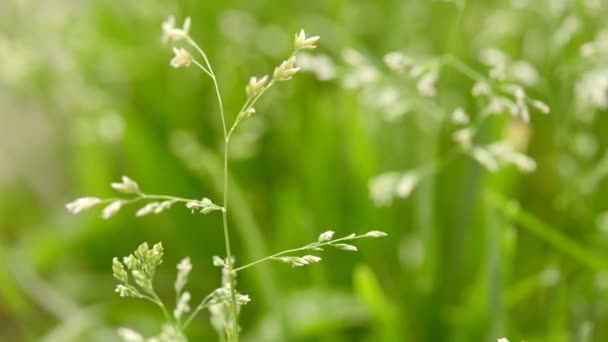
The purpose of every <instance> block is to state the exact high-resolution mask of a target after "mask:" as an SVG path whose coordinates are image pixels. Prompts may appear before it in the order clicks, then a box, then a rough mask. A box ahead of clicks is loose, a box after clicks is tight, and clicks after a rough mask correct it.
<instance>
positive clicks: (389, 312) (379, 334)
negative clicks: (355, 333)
mask: <svg viewBox="0 0 608 342" xmlns="http://www.w3.org/2000/svg"><path fill="white" fill-rule="evenodd" d="M353 283H354V284H353V285H354V288H355V293H356V294H357V298H359V299H360V300H361V301H362V302H363V304H364V305H365V306H366V307H367V309H368V310H369V312H370V314H371V315H372V318H373V319H374V320H375V321H377V324H375V325H374V327H375V329H374V334H375V335H376V336H374V337H373V338H372V339H370V340H371V341H406V340H405V336H401V332H400V331H401V329H400V327H402V326H403V325H404V322H403V321H402V320H400V319H399V313H398V312H399V311H398V309H397V308H396V307H395V306H394V305H393V304H391V302H389V300H388V299H387V297H386V295H385V294H384V292H383V291H382V288H381V287H380V283H379V282H378V279H377V278H376V276H375V275H374V273H373V272H372V270H371V269H370V268H369V267H368V266H365V265H359V266H357V267H356V268H355V271H354V274H353Z"/></svg>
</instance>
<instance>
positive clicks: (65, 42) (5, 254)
mask: <svg viewBox="0 0 608 342" xmlns="http://www.w3.org/2000/svg"><path fill="white" fill-rule="evenodd" d="M461 2H467V1H466V0H462V1H461ZM457 3H458V2H456V4H455V3H452V2H444V1H441V2H439V1H430V0H424V1H423V0H418V1H391V0H383V1H380V0H363V1H340V0H333V1H320V0H317V1H314V0H312V1H276V0H275V1H271V0H238V1H193V0H191V1H187V0H184V1H178V2H171V1H147V0H133V1H128V0H127V1H113V0H90V1H69V0H53V1H36V0H2V1H0V341H2V342H4V341H47V342H50V341H118V337H117V336H116V335H115V330H116V328H117V327H121V326H128V327H132V328H136V329H137V330H139V331H140V332H142V333H145V334H146V335H147V336H150V335H154V334H157V333H158V331H159V329H160V324H161V322H162V314H161V313H160V311H159V310H158V309H157V308H156V307H154V306H153V305H152V304H150V303H148V302H144V301H141V300H134V299H123V298H119V297H118V296H117V295H116V294H115V293H114V292H113V290H114V284H115V280H114V279H113V278H112V273H111V260H112V257H114V256H124V255H127V254H128V253H130V252H131V251H132V250H133V249H135V248H136V247H137V246H138V245H139V244H140V243H141V242H143V241H148V242H149V243H155V242H157V241H162V242H163V244H164V246H165V255H166V257H165V262H164V264H163V265H162V266H161V269H160V273H159V274H158V276H157V279H156V286H157V288H158V289H159V294H160V295H161V297H163V298H164V299H166V300H167V301H168V302H169V303H171V304H172V303H173V292H172V284H173V283H172V282H173V277H174V276H175V272H176V269H175V265H176V264H177V262H178V261H179V260H180V259H181V258H183V257H185V256H190V257H191V258H192V263H193V265H194V268H193V271H192V274H191V281H190V285H189V289H190V291H191V292H192V294H193V297H194V298H193V300H194V301H196V300H197V299H200V298H202V297H203V296H204V295H206V294H207V293H208V292H209V291H211V290H213V289H214V288H216V287H217V286H218V285H219V282H220V275H219V272H218V269H217V268H216V267H213V266H212V264H211V257H212V256H213V255H224V253H225V251H224V245H223V235H222V234H223V233H222V228H221V220H220V217H219V215H213V214H212V215H205V216H203V215H199V214H194V215H193V214H191V213H190V212H189V211H188V210H187V209H185V208H182V207H179V206H176V207H175V208H173V209H172V210H170V211H168V212H165V213H163V214H160V215H153V216H148V217H144V218H139V219H136V218H135V217H134V215H133V213H134V211H135V210H136V209H137V208H126V209H124V210H122V211H121V212H120V213H119V214H117V215H116V216H115V217H113V218H111V219H109V220H102V219H101V218H100V217H99V210H93V211H91V212H87V213H85V214H82V215H79V216H72V215H70V214H69V213H67V212H66V210H65V208H64V205H65V203H67V202H69V201H71V200H73V199H74V198H77V197H81V196H85V195H95V196H100V197H110V196H113V195H114V194H113V192H112V190H111V189H110V188H109V184H110V183H111V182H113V181H118V180H119V179H120V176H122V175H128V176H130V177H131V178H133V179H135V180H137V181H138V183H139V184H140V186H141V187H142V188H143V189H145V190H146V191H148V192H151V193H157V194H172V195H176V196H183V197H192V198H202V197H209V198H212V199H214V198H218V199H219V198H220V196H221V161H220V158H221V153H222V151H221V148H222V143H221V126H220V121H219V115H218V110H217V109H218V108H217V104H216V101H215V97H214V93H213V88H212V83H211V82H210V81H209V79H208V78H207V77H205V75H204V74H203V73H202V72H200V70H198V69H195V68H190V69H177V70H176V69H173V68H171V67H170V66H169V60H170V59H171V58H172V52H171V48H170V47H168V46H163V45H162V44H161V43H160V34H161V31H160V25H161V22H162V21H163V20H164V19H165V18H166V17H167V16H168V15H171V14H173V15H175V16H176V18H177V21H178V23H181V21H182V20H183V18H184V17H185V16H190V17H191V18H192V23H193V25H192V31H191V34H192V36H193V37H194V38H195V39H196V40H197V41H198V43H199V44H200V45H201V46H203V48H204V49H205V50H206V52H207V54H208V55H209V58H210V60H211V63H212V64H213V65H214V68H215V70H216V73H217V75H218V79H219V84H220V87H221V88H222V93H223V96H224V100H225V104H226V107H227V111H228V116H229V118H230V121H232V119H233V118H234V114H235V113H236V112H237V111H238V110H239V108H240V106H241V104H242V103H243V101H244V100H245V92H244V86H245V84H246V82H247V81H248V79H249V77H250V76H254V75H255V76H261V75H263V74H269V73H271V72H272V70H273V68H274V67H275V66H276V65H277V64H278V63H280V61H281V60H282V59H283V58H285V57H286V56H287V55H288V54H289V53H290V51H291V48H292V40H293V33H294V32H296V31H297V30H299V29H300V28H305V30H306V32H307V33H308V34H310V35H320V36H321V40H320V42H319V45H320V47H319V48H318V49H316V50H315V51H313V53H322V54H326V55H328V56H330V57H331V58H332V59H333V60H334V62H335V63H336V64H337V65H338V66H340V65H343V64H345V62H344V60H343V59H342V55H343V52H344V51H345V50H346V49H347V48H352V49H355V50H357V51H359V52H360V53H362V54H363V55H365V56H368V58H369V60H370V61H372V63H373V64H375V65H377V66H378V67H379V68H381V67H382V65H381V64H382V57H383V55H385V54H386V53H388V52H390V51H394V50H403V49H407V50H410V49H411V50H414V51H418V52H422V53H424V54H427V55H438V56H439V55H445V54H450V55H453V56H457V57H459V58H460V59H461V60H463V61H464V62H466V63H467V64H468V65H469V66H471V67H472V68H473V69H475V70H478V71H479V72H481V73H485V72H486V70H487V68H486V67H485V66H482V65H481V64H480V63H479V62H478V58H477V57H478V53H479V51H480V49H481V48H483V47H489V46H495V47H499V48H501V49H502V50H503V51H505V52H506V53H507V54H509V55H510V56H512V57H513V58H516V59H525V60H527V61H529V62H531V63H532V64H533V65H534V66H535V67H536V68H537V70H538V71H539V74H540V76H541V82H540V83H539V85H538V86H536V87H534V88H532V89H530V93H531V94H533V95H534V96H535V97H537V98H539V99H542V100H543V101H545V102H547V104H549V105H550V106H551V108H552V113H551V114H550V115H548V116H545V115H542V114H540V113H538V112H533V113H532V114H531V117H532V119H531V122H530V125H529V126H528V127H525V126H521V125H516V123H514V121H511V120H508V118H507V117H502V118H496V119H495V120H493V121H492V122H491V124H489V125H485V126H484V129H485V130H486V131H485V132H484V133H483V134H482V135H483V137H484V139H486V140H488V141H492V140H495V139H501V138H502V137H503V136H504V132H505V130H506V129H507V128H509V127H513V126H514V125H515V126H514V127H515V130H516V132H520V134H523V135H524V136H528V135H529V136H530V144H529V146H528V148H527V153H528V154H529V155H530V156H531V157H533V158H534V159H535V160H536V162H537V164H538V167H537V170H536V172H534V173H532V174H528V175H522V174H520V173H519V172H517V171H516V170H515V169H514V168H507V169H505V170H502V171H500V172H498V173H494V174H492V173H489V172H487V171H486V170H484V169H482V168H481V167H479V166H478V165H477V164H475V163H474V162H472V161H471V160H470V158H466V157H463V156H461V157H458V158H457V159H455V160H454V161H453V162H452V163H450V164H448V165H447V166H446V167H445V168H443V169H442V170H441V171H440V172H439V173H437V174H434V175H432V176H430V177H428V178H425V179H424V181H423V182H422V183H421V184H420V185H419V186H418V187H417V188H416V189H415V190H414V191H413V193H412V195H411V196H410V197H409V198H407V199H396V200H395V201H394V202H393V204H392V205H391V206H388V207H376V206H375V205H374V202H373V201H372V200H370V198H369V195H368V182H369V180H370V179H371V178H372V177H373V176H376V175H378V174H380V173H383V172H386V171H391V170H407V169H410V168H413V167H416V166H420V165H424V164H427V163H430V162H433V161H434V160H438V159H442V158H443V157H444V156H445V155H446V152H447V151H449V150H450V149H451V148H452V147H453V145H454V143H453V142H451V140H450V135H451V131H450V129H451V128H450V125H449V123H447V122H446V121H447V118H445V117H440V119H439V120H437V116H436V115H435V116H433V115H432V113H430V112H425V111H423V110H420V109H416V110H414V111H412V112H410V113H408V114H406V115H404V116H402V117H400V118H398V119H397V120H393V121H386V120H384V119H383V117H382V115H381V114H380V113H377V112H374V111H371V110H370V108H369V106H365V105H364V104H363V102H365V101H362V100H361V97H362V96H361V94H360V93H359V92H358V91H357V90H353V89H346V88H344V87H342V85H341V82H340V81H339V80H334V81H330V82H321V81H318V80H316V78H315V77H314V76H313V75H312V74H311V73H302V74H301V75H296V77H295V78H294V80H292V81H289V82H286V83H281V84H279V86H277V87H276V88H273V89H272V90H271V91H270V92H269V94H268V95H267V96H265V97H264V98H262V99H261V100H260V102H259V104H258V105H256V109H257V113H256V114H255V115H254V118H252V119H251V120H248V121H246V122H244V123H243V124H242V126H241V127H240V129H239V134H238V135H237V136H235V139H234V146H232V147H234V150H233V151H231V155H232V157H233V158H232V160H231V170H230V178H231V186H232V190H231V193H230V198H231V210H232V213H231V216H230V227H231V232H232V236H233V252H234V254H236V256H237V262H239V263H246V262H250V261H253V260H255V259H257V258H259V257H262V256H265V255H268V254H271V253H273V252H277V251H281V250H284V249H289V248H293V247H298V246H301V245H303V244H306V243H308V242H310V241H314V240H316V238H317V236H318V235H319V234H320V233H321V232H323V231H326V230H328V229H332V230H335V231H336V234H337V235H340V236H341V235H346V234H349V233H351V232H358V233H363V232H366V231H369V230H371V229H378V230H382V231H386V232H387V233H388V234H389V236H388V237H387V238H383V239H377V240H369V241H368V240H364V241H362V242H361V243H359V244H358V246H359V252H358V253H345V252H337V251H333V250H328V251H326V252H324V253H323V254H322V255H321V256H322V257H323V259H324V260H323V261H322V262H321V263H319V264H315V265H311V266H308V267H304V268H298V269H292V268H291V267H289V266H287V265H285V264H279V263H267V264H264V265H262V266H261V267H259V268H257V267H256V268H252V269H249V270H246V271H244V272H242V273H240V275H239V283H238V287H239V289H240V291H241V292H244V293H247V294H249V295H250V296H251V297H252V299H253V301H252V302H251V303H250V304H249V305H248V306H246V307H244V308H243V310H242V314H241V325H242V329H243V333H242V335H243V339H242V340H243V341H327V342H329V341H369V342H372V341H373V342H376V341H400V342H401V341H454V342H460V341H462V342H465V341H496V340H497V339H498V338H499V337H508V338H509V339H510V341H511V342H513V341H521V340H525V341H527V342H535V341H552V342H555V341H582V342H585V341H606V340H608V328H607V327H608V292H607V291H608V259H607V258H608V253H607V252H606V251H607V250H608V248H607V247H608V216H607V215H606V214H604V215H603V216H602V213H605V212H607V211H608V200H607V199H606V197H605V194H606V193H608V192H607V191H608V186H607V183H606V182H605V181H603V180H604V176H605V175H606V174H607V173H608V159H606V158H607V157H605V155H606V153H607V151H608V149H607V146H608V119H607V117H608V116H607V114H608V113H606V112H605V111H601V110H600V111H583V112H582V114H581V111H580V110H578V109H577V104H576V99H575V97H574V94H575V88H576V82H577V80H578V78H579V76H580V75H581V74H582V73H583V72H585V71H586V70H589V69H590V68H595V67H597V68H608V60H604V61H603V62H602V61H600V62H599V64H598V65H595V66H590V65H588V63H587V62H583V61H581V60H580V56H579V48H580V46H581V45H582V44H583V43H585V42H587V41H590V40H592V39H593V38H594V36H595V35H596V33H597V32H598V31H600V30H601V29H602V28H603V29H606V27H607V26H606V25H607V22H608V21H607V20H606V19H608V10H607V7H608V6H606V5H605V4H603V3H602V1H599V0H598V1H592V0H586V1H583V0H581V1H575V0H572V1H567V0H563V1H557V0H555V1H554V0H544V1H532V0H531V1H525V0H520V1H506V0H505V1H485V0H484V1H482V0H477V1H468V2H467V3H463V4H462V5H458V4H457ZM526 4H527V5H526ZM560 4H561V5H560ZM594 4H595V6H597V7H592V6H594ZM524 5H526V6H528V7H525V6H524ZM518 6H520V7H522V8H517V7H518ZM559 6H564V7H561V8H560V7H559ZM569 18H574V19H576V20H574V19H569ZM567 20H574V21H576V23H574V24H571V25H574V26H576V27H575V29H574V30H572V31H573V33H572V34H571V37H568V41H567V42H566V44H565V45H563V46H559V44H557V43H556V39H557V38H556V32H558V31H559V30H560V29H562V30H565V29H564V26H566V25H565V24H564V23H565V22H566V21H567ZM602 63H603V64H602ZM606 82H608V80H606ZM471 85H472V81H471V80H469V79H467V78H465V77H463V76H462V75H461V74H459V73H457V72H455V71H454V70H453V69H449V68H445V69H442V71H441V75H440V79H439V83H438V96H437V97H435V98H432V99H430V100H428V101H430V103H433V104H434V105H435V106H437V107H438V108H443V109H442V111H443V112H448V113H449V112H450V111H451V110H452V109H453V108H455V107H456V106H458V105H463V106H467V107H468V108H470V109H471V110H473V109H474V108H475V99H474V98H473V97H472V96H471V95H470V88H471ZM410 94H411V91H410V92H404V93H403V94H402V96H410ZM599 95H600V96H601V95H602V94H601V89H600V94H599ZM368 102H369V99H368ZM583 114H584V115H583ZM522 131H523V133H521V132H522ZM524 140H525V139H524ZM513 200H514V201H513ZM218 202H219V201H218ZM208 318H209V317H208V314H207V313H203V314H202V315H200V316H199V317H198V318H197V319H196V321H195V323H194V324H193V325H192V326H191V327H190V329H189V330H188V333H189V334H190V337H191V341H215V340H217V338H216V335H215V333H214V331H213V329H212V327H211V325H210V324H209V320H208Z"/></svg>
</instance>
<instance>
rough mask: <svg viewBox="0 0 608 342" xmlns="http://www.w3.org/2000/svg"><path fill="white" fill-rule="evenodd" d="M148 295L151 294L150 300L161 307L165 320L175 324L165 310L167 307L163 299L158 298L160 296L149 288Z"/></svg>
mask: <svg viewBox="0 0 608 342" xmlns="http://www.w3.org/2000/svg"><path fill="white" fill-rule="evenodd" d="M150 295H151V296H152V299H153V300H152V301H153V302H154V303H156V305H158V306H159V307H160V308H161V310H162V311H163V315H165V319H166V320H167V323H169V324H171V325H173V326H175V324H174V322H173V319H172V318H171V315H170V314H169V311H167V307H166V306H165V304H164V303H163V301H162V300H161V299H160V297H158V295H157V294H156V292H154V289H150Z"/></svg>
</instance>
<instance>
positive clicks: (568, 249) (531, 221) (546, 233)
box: [485, 191, 608, 271]
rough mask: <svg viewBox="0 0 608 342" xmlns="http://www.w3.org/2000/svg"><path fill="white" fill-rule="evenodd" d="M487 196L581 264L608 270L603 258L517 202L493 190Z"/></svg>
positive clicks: (507, 213) (491, 202)
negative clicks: (522, 207)
mask: <svg viewBox="0 0 608 342" xmlns="http://www.w3.org/2000/svg"><path fill="white" fill-rule="evenodd" d="M485 198H486V199H487V201H488V202H489V203H490V204H491V205H493V206H494V207H495V208H496V209H497V210H498V211H500V212H501V213H502V214H503V215H505V216H506V217H508V218H509V219H511V220H513V221H514V222H516V223H518V224H519V225H520V226H521V227H522V228H524V229H526V230H527V231H528V232H530V233H532V234H534V235H536V237H538V238H540V239H541V240H543V241H545V242H546V243H548V244H550V245H551V246H553V247H554V248H555V249H557V250H559V251H560V252H562V253H563V254H565V255H567V256H569V257H571V258H572V259H574V260H575V261H577V262H579V263H580V264H581V265H583V266H585V267H587V268H589V269H591V270H593V271H606V270H608V264H607V263H606V262H605V261H604V259H603V258H601V257H599V256H597V255H594V254H593V253H591V252H589V251H588V250H586V249H585V248H583V247H582V246H581V245H579V244H578V243H577V242H576V241H574V240H572V239H571V238H569V237H568V236H566V235H564V234H562V233H560V232H559V231H558V230H557V229H555V228H554V227H551V226H549V225H547V224H546V223H544V222H542V221H541V220H539V219H538V218H537V217H536V216H534V215H532V214H530V213H528V212H526V211H525V210H523V209H521V208H520V207H519V205H518V204H517V203H516V202H514V201H512V200H509V199H507V198H505V197H503V196H502V195H500V194H498V193H496V192H493V191H487V192H486V194H485Z"/></svg>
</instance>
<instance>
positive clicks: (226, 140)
mask: <svg viewBox="0 0 608 342" xmlns="http://www.w3.org/2000/svg"><path fill="white" fill-rule="evenodd" d="M187 41H188V43H190V45H192V46H193V47H194V48H195V49H196V50H197V51H198V52H199V53H200V54H201V56H202V57H203V60H204V61H205V64H206V66H207V68H206V69H205V68H204V67H203V66H202V65H199V64H198V63H196V64H197V65H199V67H200V68H201V69H203V70H206V71H207V74H208V75H209V77H211V80H212V81H213V87H214V89H215V95H216V97H217V102H218V105H219V107H220V117H221V119H222V131H223V133H224V188H223V193H224V200H223V207H224V210H223V211H222V223H223V226H224V243H225V245H226V259H227V266H228V274H229V276H228V281H229V282H230V297H231V301H230V307H231V310H232V315H233V320H232V334H231V340H232V341H234V342H238V340H239V328H238V326H239V324H238V310H237V305H236V282H235V279H234V274H233V271H232V269H233V267H234V265H233V262H232V252H231V249H230V233H229V231H228V145H229V141H230V138H229V136H228V129H227V126H226V117H225V115H224V104H223V101H222V95H221V93H220V88H219V85H218V83H217V78H216V76H215V73H214V72H213V68H212V67H211V63H209V59H208V58H207V55H206V54H205V52H204V51H203V49H201V48H200V47H199V46H198V44H196V42H195V41H194V40H193V39H191V38H190V37H187Z"/></svg>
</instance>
